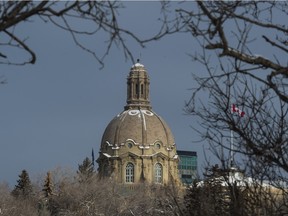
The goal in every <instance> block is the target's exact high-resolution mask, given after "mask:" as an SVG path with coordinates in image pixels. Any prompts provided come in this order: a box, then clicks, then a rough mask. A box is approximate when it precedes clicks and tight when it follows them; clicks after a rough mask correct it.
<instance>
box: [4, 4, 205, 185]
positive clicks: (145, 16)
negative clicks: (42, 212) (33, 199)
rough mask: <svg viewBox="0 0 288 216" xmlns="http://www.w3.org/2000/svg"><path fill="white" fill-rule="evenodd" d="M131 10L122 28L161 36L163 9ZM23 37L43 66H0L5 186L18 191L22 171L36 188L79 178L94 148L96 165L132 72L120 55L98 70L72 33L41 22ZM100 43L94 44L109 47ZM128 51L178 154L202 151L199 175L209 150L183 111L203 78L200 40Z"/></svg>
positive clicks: (184, 37)
mask: <svg viewBox="0 0 288 216" xmlns="http://www.w3.org/2000/svg"><path fill="white" fill-rule="evenodd" d="M190 4H191V5H193V3H191V2H190ZM194 5H195V4H194ZM125 6H126V9H125V10H121V11H122V13H121V11H120V21H121V23H122V24H123V25H124V27H126V28H128V29H130V30H131V31H134V32H135V33H136V34H137V35H141V36H143V37H146V36H148V35H152V34H153V33H155V32H156V30H157V29H158V28H159V26H160V22H159V21H157V18H158V17H160V15H159V14H160V3H159V2H126V3H125ZM123 11H124V13H123ZM121 23H120V24H121ZM18 31H21V36H23V38H25V37H27V36H29V38H28V42H27V43H28V45H29V46H30V47H31V48H32V49H33V50H34V51H35V52H36V53H37V57H38V58H37V62H36V64H35V65H28V66H21V67H16V66H7V65H1V66H0V67H1V72H0V75H1V76H5V77H6V79H7V82H8V83H7V84H5V85H0V101H1V106H0V115H1V121H0V135H1V140H0V142H1V150H0V173H1V174H0V182H2V181H7V182H9V184H10V185H12V186H13V185H15V184H16V180H17V179H18V175H19V174H20V172H21V170H22V169H26V170H27V171H28V172H29V174H30V177H31V179H32V180H35V178H37V176H38V175H39V174H45V173H46V172H47V171H49V170H54V169H56V168H57V167H62V168H66V167H68V168H71V169H74V170H76V169H77V168H78V164H80V163H82V161H83V159H84V158H85V157H86V156H89V157H90V156H91V150H92V148H94V151H95V157H96V158H97V157H98V150H99V147H100V142H101V137H102V134H103V132H104V129H105V127H106V126H107V124H108V123H109V122H110V120H112V118H113V117H114V116H115V115H117V114H118V113H120V112H121V111H122V110H123V107H124V106H125V103H126V77H127V75H128V73H129V70H130V68H131V66H132V62H131V61H129V60H128V61H126V60H125V58H124V56H123V54H122V51H121V50H118V49H117V48H113V50H112V51H111V52H110V55H109V56H108V58H106V60H105V67H104V68H103V69H102V70H100V69H99V68H100V65H99V64H98V63H97V62H96V60H95V59H94V58H93V57H92V56H91V55H90V54H88V53H86V52H84V51H82V50H80V49H79V48H78V47H76V46H75V44H74V43H73V41H72V38H71V37H70V35H69V34H68V33H67V32H64V31H62V30H60V29H58V28H56V27H55V26H53V25H51V24H45V23H43V22H42V21H40V20H35V21H34V22H30V23H26V24H23V25H21V26H19V29H18ZM98 39H99V40H98V41H93V40H91V43H94V42H95V44H97V43H100V42H103V41H104V40H105V39H104V38H101V37H99V38H98ZM95 44H93V45H95ZM91 46H92V44H91ZM129 46H130V49H131V51H132V53H133V55H134V56H135V59H137V58H140V62H141V63H142V64H144V66H145V68H146V69H147V71H148V73H149V75H150V81H151V84H150V100H151V104H152V108H153V110H154V111H155V112H156V113H157V114H159V115H160V116H161V117H163V119H164V120H165V121H166V122H167V123H168V125H169V126H170V128H171V129H172V132H173V134H174V137H175V141H176V145H177V148H178V149H179V150H189V151H197V154H198V158H199V159H198V164H199V167H201V165H202V163H203V143H194V142H193V141H195V140H197V139H198V138H197V136H196V134H195V132H194V131H193V130H192V129H191V128H190V126H191V125H193V126H194V127H195V126H197V123H196V122H195V119H193V117H191V116H187V115H185V113H184V111H183V108H184V104H185V101H186V100H189V98H190V95H191V91H190V90H189V89H190V88H192V87H193V85H195V83H194V81H193V79H192V76H191V74H192V73H193V72H196V71H198V72H199V71H200V70H203V68H201V67H200V66H199V65H198V64H196V63H195V62H192V61H191V59H190V57H189V56H188V55H187V53H194V51H195V49H199V47H197V44H196V42H195V40H193V38H192V36H191V35H188V34H179V35H174V36H169V37H167V38H164V39H162V40H161V41H158V42H153V43H150V44H148V45H147V47H146V48H144V49H143V48H141V47H139V46H138V45H136V44H135V43H129ZM100 47H101V46H100ZM13 55H15V57H17V53H14V54H13Z"/></svg>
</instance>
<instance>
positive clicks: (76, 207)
mask: <svg viewBox="0 0 288 216" xmlns="http://www.w3.org/2000/svg"><path fill="white" fill-rule="evenodd" d="M232 171H233V170H229V169H228V170H224V169H220V168H219V167H216V166H214V167H213V166H212V168H211V169H210V170H209V172H208V173H206V174H205V179H204V180H202V181H195V182H194V184H192V185H189V186H186V187H184V186H183V187H177V186H175V185H166V186H163V185H159V184H155V185H151V184H145V183H143V184H129V185H123V184H117V183H115V182H113V180H112V179H110V178H106V179H99V178H98V176H97V174H96V172H95V170H94V166H93V163H92V161H91V160H90V159H89V158H86V159H85V160H84V161H83V163H82V164H80V165H79V166H78V170H77V173H74V174H72V175H66V174H65V173H64V172H62V173H61V172H59V171H57V170H56V171H52V172H48V173H47V175H46V176H45V178H43V180H42V181H41V182H40V183H38V184H35V183H31V181H30V178H29V175H28V172H27V171H26V170H23V171H22V172H21V174H20V175H19V180H18V181H17V184H16V185H15V187H14V188H13V189H12V190H10V189H9V187H8V186H5V185H4V184H2V185H0V216H1V215H5V216H19V215H22V216H68V215H69V216H73V215H74V216H100V215H102V216H106V215H107V216H111V215H115V216H116V215H119V216H126V215H132V216H135V215H141V216H142V215H143V216H158V215H159V216H160V215H165V216H166V215H172V216H173V215H175V216H190V215H191V216H192V215H195V216H215V215H216V216H247V215H251V216H252V215H253V216H256V215H258V216H262V215H267V216H268V215H273V216H282V215H288V196H287V191H288V190H287V189H286V188H287V187H285V185H284V186H283V185H282V187H276V185H272V184H266V183H264V182H259V180H257V179H253V178H246V177H245V176H241V175H240V174H241V173H239V172H238V171H236V170H234V171H233V172H232ZM270 183H271V182H270Z"/></svg>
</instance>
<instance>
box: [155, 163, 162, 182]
mask: <svg viewBox="0 0 288 216" xmlns="http://www.w3.org/2000/svg"><path fill="white" fill-rule="evenodd" d="M162 176H163V168H162V165H161V164H160V163H156V164H155V182H156V183H162Z"/></svg>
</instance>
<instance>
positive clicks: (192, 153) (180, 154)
mask: <svg viewBox="0 0 288 216" xmlns="http://www.w3.org/2000/svg"><path fill="white" fill-rule="evenodd" d="M177 154H178V155H179V156H180V157H181V156H184V155H185V156H196V157H197V152H195V151H183V150H177Z"/></svg>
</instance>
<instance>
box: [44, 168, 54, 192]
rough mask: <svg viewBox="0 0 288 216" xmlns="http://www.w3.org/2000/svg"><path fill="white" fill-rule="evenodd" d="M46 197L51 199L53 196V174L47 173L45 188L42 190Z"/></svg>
mask: <svg viewBox="0 0 288 216" xmlns="http://www.w3.org/2000/svg"><path fill="white" fill-rule="evenodd" d="M42 191H43V192H44V196H45V197H49V196H51V195H52V194H53V183H52V178H51V173H50V172H47V176H46V179H45V183H44V188H43V190H42Z"/></svg>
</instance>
